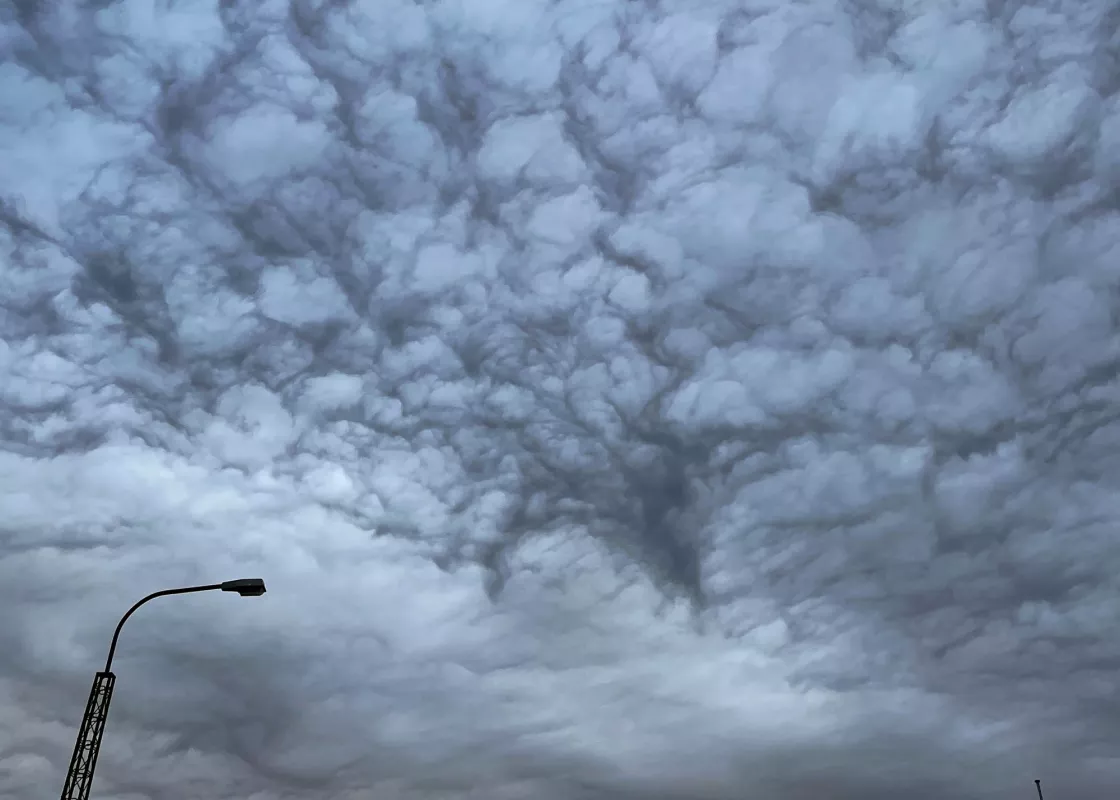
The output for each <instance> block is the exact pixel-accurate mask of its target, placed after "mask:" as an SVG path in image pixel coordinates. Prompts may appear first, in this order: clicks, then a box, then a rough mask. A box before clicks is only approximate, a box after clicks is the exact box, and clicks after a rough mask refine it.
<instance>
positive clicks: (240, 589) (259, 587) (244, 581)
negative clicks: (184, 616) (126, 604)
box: [105, 578, 265, 672]
mask: <svg viewBox="0 0 1120 800" xmlns="http://www.w3.org/2000/svg"><path fill="white" fill-rule="evenodd" d="M216 589H221V590H222V591H223V592H237V593H238V594H239V595H241V596H242V597H259V596H260V595H262V594H264V592H265V588H264V581H263V580H261V579H260V578H241V579H239V580H235V581H226V582H224V583H208V584H206V585H205V586H184V587H182V588H180V589H164V590H162V591H159V592H152V593H151V594H150V595H148V596H147V597H145V598H143V599H141V600H139V601H137V602H136V603H135V604H134V605H133V606H132V608H130V609H129V610H128V611H126V612H124V616H123V617H121V621H120V622H118V623H117V629H116V630H115V631H113V641H112V642H111V643H110V644H109V657H108V658H106V659H105V672H112V669H111V667H112V666H113V654H114V653H116V652H117V638H118V637H119V636H120V635H121V628H123V627H124V624H125V622H127V621H128V618H129V617H131V616H132V613H133V612H134V611H136V609H138V608H140V606H142V605H144V604H145V603H146V602H148V601H149V600H154V599H155V598H157V597H164V596H166V595H169V594H188V593H190V592H212V591H214V590H216Z"/></svg>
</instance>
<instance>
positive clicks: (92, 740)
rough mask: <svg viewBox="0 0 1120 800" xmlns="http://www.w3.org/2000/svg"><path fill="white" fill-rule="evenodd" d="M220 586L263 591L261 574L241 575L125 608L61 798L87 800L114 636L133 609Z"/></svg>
mask: <svg viewBox="0 0 1120 800" xmlns="http://www.w3.org/2000/svg"><path fill="white" fill-rule="evenodd" d="M216 589H221V590H222V591H223V592H237V593H238V594H239V595H241V596H242V597H260V596H261V595H262V594H264V592H265V589H264V581H263V580H261V579H260V578H241V579H239V580H236V581H226V582H225V583H211V584H209V585H207V586H185V587H183V588H182V589H164V590H163V591H162V592H153V593H152V594H150V595H148V596H147V597H145V598H144V599H143V600H141V601H140V602H138V603H136V604H135V605H134V606H133V607H132V608H130V609H129V610H128V611H126V612H125V614H124V616H123V617H121V621H120V622H118V623H117V629H116V630H115V631H113V641H112V642H111V643H110V644H109V657H108V658H106V659H105V669H103V670H102V671H101V672H98V673H97V674H96V675H94V677H93V688H92V689H90V691H89V700H87V701H86V713H85V715H84V716H83V717H82V725H81V727H80V728H78V740H77V741H76V742H75V743H74V755H72V756H71V757H70V769H69V770H68V771H67V773H66V783H65V784H64V785H63V787H62V800H88V798H89V788H90V786H92V785H93V770H94V767H96V766H97V754H98V752H99V751H100V750H101V735H102V734H103V733H104V732H105V719H106V717H108V716H109V701H110V700H111V699H112V698H113V685H114V684H115V683H116V682H117V676H116V675H114V674H113V672H112V666H113V654H114V653H115V652H116V651H117V637H119V636H120V635H121V628H123V627H124V623H125V621H126V620H127V619H128V618H129V617H131V616H132V612H134V611H135V610H136V609H138V608H140V606H142V605H144V604H145V603H146V602H148V601H149V600H154V599H155V598H157V597H163V596H164V595H169V594H187V593H188V592H210V591H214V590H216Z"/></svg>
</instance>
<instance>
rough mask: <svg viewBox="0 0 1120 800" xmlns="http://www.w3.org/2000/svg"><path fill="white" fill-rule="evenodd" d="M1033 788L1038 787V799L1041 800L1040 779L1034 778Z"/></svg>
mask: <svg viewBox="0 0 1120 800" xmlns="http://www.w3.org/2000/svg"><path fill="white" fill-rule="evenodd" d="M1034 788H1036V789H1038V800H1042V781H1040V780H1035V782H1034ZM1058 794H1061V792H1058Z"/></svg>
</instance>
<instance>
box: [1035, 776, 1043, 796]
mask: <svg viewBox="0 0 1120 800" xmlns="http://www.w3.org/2000/svg"><path fill="white" fill-rule="evenodd" d="M1034 788H1035V789H1037V790H1038V800H1042V781H1040V780H1037V779H1036V780H1035V782H1034Z"/></svg>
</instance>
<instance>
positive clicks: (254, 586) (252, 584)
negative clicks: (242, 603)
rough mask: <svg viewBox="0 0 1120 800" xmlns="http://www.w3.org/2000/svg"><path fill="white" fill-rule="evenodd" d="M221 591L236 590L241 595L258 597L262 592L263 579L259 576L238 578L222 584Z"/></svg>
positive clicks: (263, 590)
mask: <svg viewBox="0 0 1120 800" xmlns="http://www.w3.org/2000/svg"><path fill="white" fill-rule="evenodd" d="M222 591H223V592H237V593H238V594H239V595H241V596H242V597H260V596H261V595H262V594H264V592H265V589H264V581H263V580H262V579H261V578H239V579H238V580H235V581H226V582H225V583H223V584H222Z"/></svg>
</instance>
